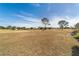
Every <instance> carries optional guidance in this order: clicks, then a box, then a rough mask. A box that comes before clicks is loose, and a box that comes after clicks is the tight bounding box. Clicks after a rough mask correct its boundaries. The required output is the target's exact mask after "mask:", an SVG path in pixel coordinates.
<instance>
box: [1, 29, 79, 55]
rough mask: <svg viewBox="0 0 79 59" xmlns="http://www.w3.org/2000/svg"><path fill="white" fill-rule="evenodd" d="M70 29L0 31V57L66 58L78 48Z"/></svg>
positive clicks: (78, 44)
mask: <svg viewBox="0 0 79 59" xmlns="http://www.w3.org/2000/svg"><path fill="white" fill-rule="evenodd" d="M72 31H73V30H71V29H64V30H61V29H51V30H45V31H42V30H0V55H9V56H11V55H13V56H26V55H27V56H28V55H32V56H36V55H39V56H40V55H42V56H44V55H45V56H47V55H48V56H49V55H51V56H61V55H62V56H68V55H72V47H74V46H79V43H78V41H76V40H75V39H74V38H73V37H72V36H71V35H70V33H71V32H72Z"/></svg>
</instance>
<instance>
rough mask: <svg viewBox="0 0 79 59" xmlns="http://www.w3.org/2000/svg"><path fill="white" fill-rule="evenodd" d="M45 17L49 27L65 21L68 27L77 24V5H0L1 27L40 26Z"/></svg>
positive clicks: (78, 15)
mask: <svg viewBox="0 0 79 59" xmlns="http://www.w3.org/2000/svg"><path fill="white" fill-rule="evenodd" d="M43 17H47V18H48V19H49V20H50V23H51V25H50V26H51V27H58V21H60V20H66V21H68V22H69V26H74V25H75V24H76V23H78V22H79V4H77V3H76V4H68V3H49V4H48V3H44V4H43V3H42V4H41V3H36V4H35V3H23V4H22V3H0V25H1V26H8V25H12V26H26V27H38V26H42V24H41V19H42V18H43Z"/></svg>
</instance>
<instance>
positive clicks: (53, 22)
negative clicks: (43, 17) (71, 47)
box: [51, 16, 79, 27]
mask: <svg viewBox="0 0 79 59" xmlns="http://www.w3.org/2000/svg"><path fill="white" fill-rule="evenodd" d="M60 20H65V21H68V22H69V26H72V27H74V25H75V24H76V23H78V22H79V17H78V16H77V17H71V16H64V17H60V16H54V17H52V20H51V26H52V27H59V26H58V22H59V21H60Z"/></svg>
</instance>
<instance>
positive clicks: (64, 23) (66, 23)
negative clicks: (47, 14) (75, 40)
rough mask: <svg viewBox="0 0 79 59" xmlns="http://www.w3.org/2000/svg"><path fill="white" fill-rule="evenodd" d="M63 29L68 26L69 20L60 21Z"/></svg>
mask: <svg viewBox="0 0 79 59" xmlns="http://www.w3.org/2000/svg"><path fill="white" fill-rule="evenodd" d="M58 24H59V26H60V28H61V29H63V28H66V27H67V26H68V22H67V21H65V20H61V21H59V22H58Z"/></svg>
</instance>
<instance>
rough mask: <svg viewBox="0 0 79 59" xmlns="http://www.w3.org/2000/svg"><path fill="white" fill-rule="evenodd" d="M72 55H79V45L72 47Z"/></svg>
mask: <svg viewBox="0 0 79 59" xmlns="http://www.w3.org/2000/svg"><path fill="white" fill-rule="evenodd" d="M72 56H79V46H73V47H72Z"/></svg>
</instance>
